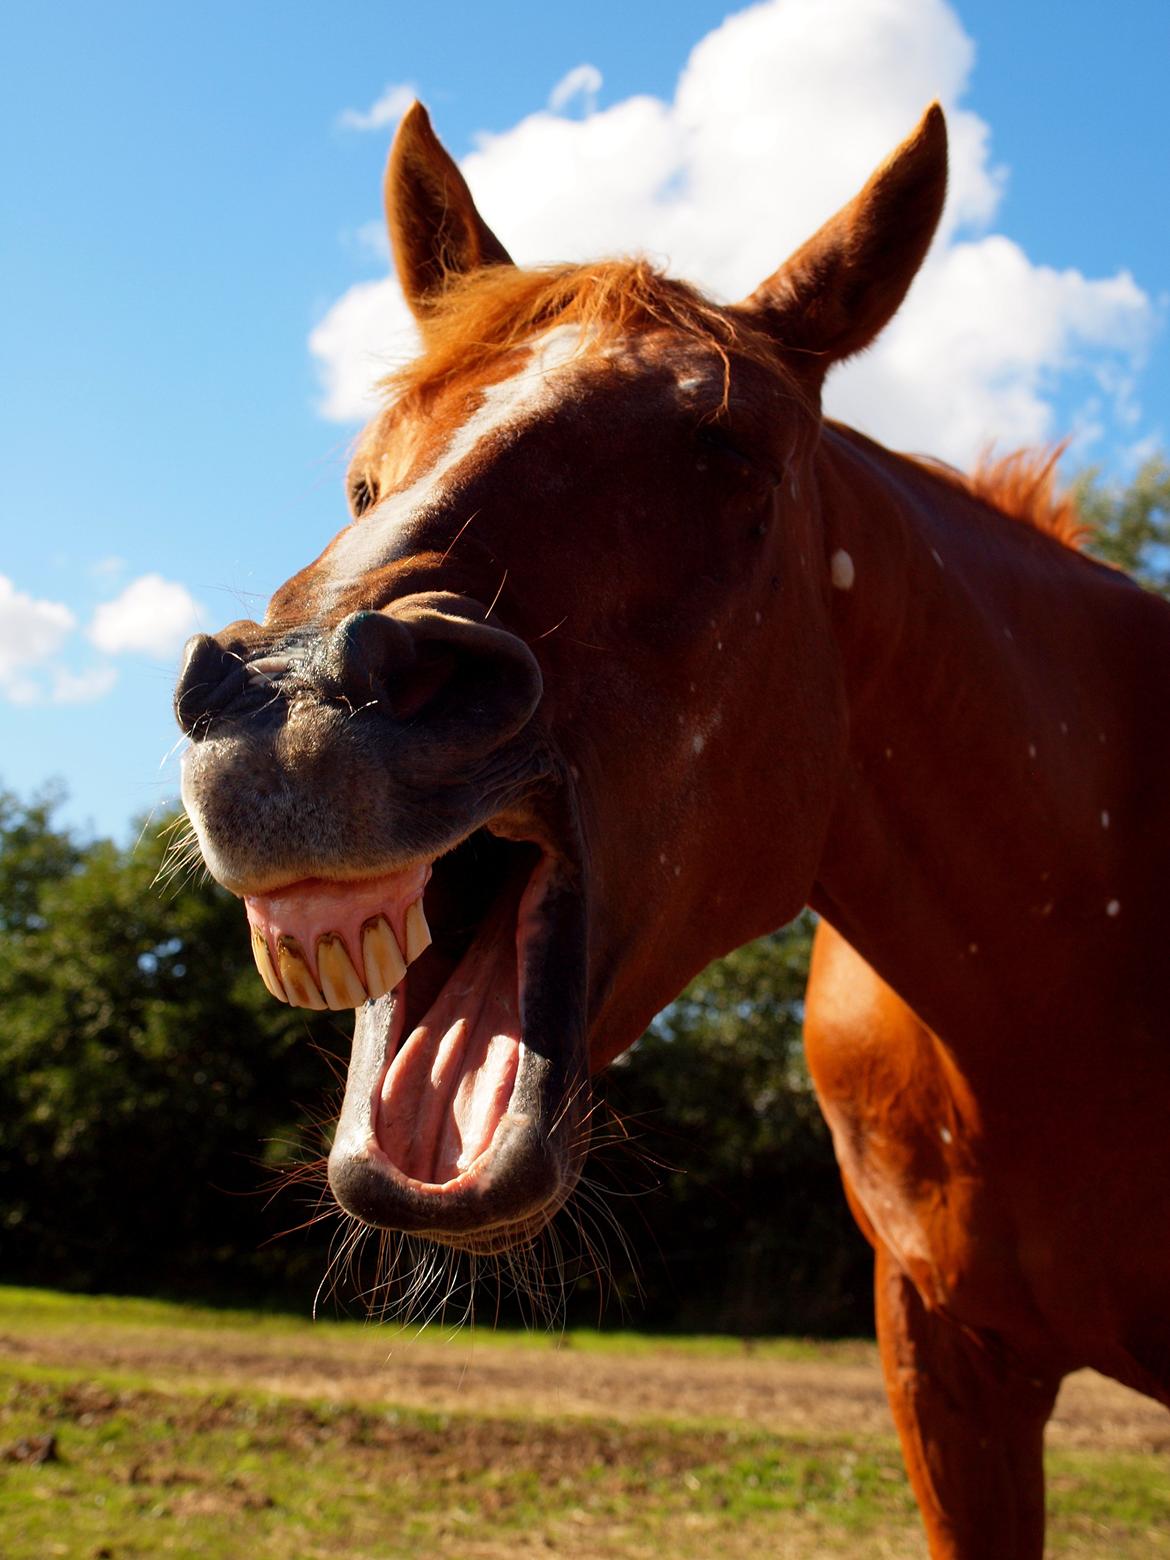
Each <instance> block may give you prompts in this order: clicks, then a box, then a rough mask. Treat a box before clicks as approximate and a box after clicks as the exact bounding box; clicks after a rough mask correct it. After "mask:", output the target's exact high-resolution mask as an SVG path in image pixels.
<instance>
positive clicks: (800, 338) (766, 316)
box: [738, 103, 947, 390]
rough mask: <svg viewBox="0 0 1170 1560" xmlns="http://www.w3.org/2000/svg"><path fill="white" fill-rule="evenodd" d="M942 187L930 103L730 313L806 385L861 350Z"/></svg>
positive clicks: (896, 294) (938, 128) (901, 281)
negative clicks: (762, 333) (774, 348)
mask: <svg viewBox="0 0 1170 1560" xmlns="http://www.w3.org/2000/svg"><path fill="white" fill-rule="evenodd" d="M946 189H947V127H946V120H945V119H944V118H943V111H942V109H941V108H940V107H939V106H938V104H937V103H932V104H931V106H930V107H929V108H928V109H927V111H926V113H925V114H924V115H923V117H922V121H921V123H920V124H919V126H918V128H917V129H916V130H915V132H914V134H913V135H912V136H910V138H909V139H908V140H906V141H903V143H902V145H901V146H899V147H898V149H897V151H896V152H894V153H893V154H892V155H891V156H889V157H888V158H887V159H886V161H885V162H884V163H883V164H882V165H881V167H880V168H879V169H878V170H877V172H876V173H874V174H873V175H872V177H871V178H870V180H869V183H868V184H867V185H866V186H865V188H864V189H863V190H862V191H861V192H860V194H858V195H856V196H854V198H853V199H852V200H851V201H850V202H849V204H848V205H847V206H843V207H842V208H841V210H840V211H839V212H838V213H837V215H836V216H835V217H831V218H830V219H829V221H828V222H826V223H825V225H824V227H822V228H820V229H819V231H818V232H816V233H814V234H813V236H812V238H810V239H809V240H808V242H807V243H806V244H802V245H801V247H800V248H799V249H798V250H797V251H796V253H795V254H794V255H792V256H791V257H790V258H789V259H788V260H786V261H785V263H784V264H783V265H782V266H781V267H780V269H779V270H778V271H777V272H775V274H774V275H772V276H770V277H769V278H768V280H767V281H766V282H764V283H763V284H762V285H761V286H760V287H757V289H756V290H755V292H754V293H752V294H751V296H750V297H749V298H746V299H745V300H744V302H743V303H741V304H740V305H738V312H741V313H743V314H745V315H747V316H749V317H750V318H751V320H752V323H753V324H754V325H756V326H757V327H759V326H761V325H762V326H763V327H764V329H765V330H767V331H768V333H769V334H770V335H772V336H773V337H774V339H775V341H776V343H777V345H778V346H779V347H781V348H782V349H783V350H784V351H785V354H786V355H787V356H788V357H789V362H790V366H791V367H792V369H793V371H794V372H795V373H796V374H797V376H798V377H799V378H801V379H803V380H805V382H806V383H808V384H809V386H810V388H814V389H817V390H819V388H820V384H821V381H822V380H823V379H824V376H825V374H826V373H827V372H828V370H829V369H830V368H831V367H832V365H833V364H834V363H836V362H838V361H839V360H840V359H841V358H845V357H849V356H850V355H851V354H852V353H854V352H860V351H861V349H862V348H863V347H867V346H869V344H870V342H871V341H872V340H873V339H874V337H875V336H876V335H877V333H878V332H879V331H880V330H881V328H882V327H883V325H885V324H886V322H887V321H888V320H889V319H890V318H891V316H892V315H893V314H894V313H895V311H896V310H897V308H898V306H899V305H900V304H901V302H902V299H903V298H904V297H905V296H906V292H907V290H908V288H909V286H910V283H911V282H912V281H913V280H914V275H915V272H916V271H917V270H918V267H919V266H920V265H921V264H922V262H923V260H924V258H925V257H926V251H927V250H928V249H929V248H930V241H931V239H932V238H933V237H934V230H935V228H936V227H937V225H938V219H939V217H940V216H941V214H942V208H943V201H944V199H945V197H946Z"/></svg>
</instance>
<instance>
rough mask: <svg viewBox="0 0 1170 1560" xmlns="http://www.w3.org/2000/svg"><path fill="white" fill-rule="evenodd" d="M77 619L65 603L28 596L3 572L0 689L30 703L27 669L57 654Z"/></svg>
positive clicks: (0, 608) (1, 585) (0, 605)
mask: <svg viewBox="0 0 1170 1560" xmlns="http://www.w3.org/2000/svg"><path fill="white" fill-rule="evenodd" d="M76 622H77V619H76V618H75V617H74V616H73V613H72V612H70V610H69V608H68V607H67V606H65V605H64V604H63V603H62V602H60V601H44V600H39V599H38V598H37V597H35V596H29V595H27V594H26V593H25V592H24V591H22V590H17V588H16V586H15V585H14V584H13V583H12V581H11V580H10V579H9V578H8V577H7V575H4V574H0V690H3V691H4V692H5V693H7V694H8V696H9V697H10V698H15V699H16V700H17V701H18V702H27V700H26V699H24V698H22V693H24V692H26V691H27V690H28V689H29V688H30V687H32V686H35V685H33V684H31V683H30V682H29V679H28V676H27V673H28V671H29V670H30V669H31V668H33V667H36V666H38V665H39V664H41V663H42V662H45V661H48V660H49V659H51V657H53V656H54V655H56V654H57V652H58V651H59V650H60V649H61V646H62V645H63V644H64V643H65V641H66V639H68V637H69V635H70V634H71V633H72V631H73V629H74V627H75V625H76Z"/></svg>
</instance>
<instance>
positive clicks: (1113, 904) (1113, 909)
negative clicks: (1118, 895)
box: [1105, 899, 1121, 915]
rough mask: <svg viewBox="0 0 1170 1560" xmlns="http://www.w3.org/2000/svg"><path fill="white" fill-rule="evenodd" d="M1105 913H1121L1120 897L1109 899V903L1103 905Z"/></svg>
mask: <svg viewBox="0 0 1170 1560" xmlns="http://www.w3.org/2000/svg"><path fill="white" fill-rule="evenodd" d="M1105 914H1106V915H1120V914H1121V900H1120V899H1111V900H1110V901H1109V903H1108V904H1107V905H1106V906H1105Z"/></svg>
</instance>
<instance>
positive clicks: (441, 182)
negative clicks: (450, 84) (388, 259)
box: [383, 102, 512, 321]
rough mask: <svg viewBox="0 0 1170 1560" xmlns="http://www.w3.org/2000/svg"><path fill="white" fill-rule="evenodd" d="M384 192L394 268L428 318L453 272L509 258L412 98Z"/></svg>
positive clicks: (409, 300)
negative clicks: (432, 306)
mask: <svg viewBox="0 0 1170 1560" xmlns="http://www.w3.org/2000/svg"><path fill="white" fill-rule="evenodd" d="M383 195H384V197H385V201H386V226H387V227H388V228H389V230H390V248H391V249H392V250H393V253H394V265H395V269H396V270H397V272H398V279H399V281H400V282H401V283H402V290H403V292H404V293H405V294H406V301H407V303H408V304H409V305H410V307H411V309H412V310H413V312H414V314H415V315H416V317H417V318H418V319H419V320H423V321H425V319H426V316H427V314H428V312H429V310H430V308H431V305H432V304H433V303H434V301H435V300H436V299H437V298H438V296H439V294H440V293H441V292H442V291H443V289H444V288H445V287H446V285H447V282H448V279H449V278H450V277H452V276H462V275H464V274H465V273H466V272H467V271H474V270H476V269H477V268H478V267H479V266H481V265H511V264H512V259H511V256H510V255H509V254H508V251H507V250H506V249H505V248H504V246H503V244H501V243H500V241H499V239H498V238H497V237H496V235H495V234H494V233H493V232H492V230H491V228H490V227H488V225H487V223H486V222H485V221H484V220H483V218H482V217H481V216H480V214H479V212H478V211H477V210H476V209H475V202H474V201H473V200H472V198H471V191H470V190H469V189H468V188H467V182H466V180H465V179H464V177H463V175H462V174H461V173H460V172H459V169H458V168H457V167H456V166H455V163H454V161H453V160H452V158H451V156H450V155H449V153H448V152H447V151H446V150H445V148H444V147H443V145H442V143H441V142H440V140H439V138H438V136H437V135H436V134H435V132H434V131H433V130H432V129H431V121H430V118H429V116H428V115H427V111H426V109H425V108H424V107H423V106H422V104H421V103H417V102H416V103H412V104H411V106H410V107H409V108H408V109H407V111H406V113H405V114H404V115H403V118H402V123H401V124H400V125H399V126H398V134H397V135H396V136H395V137H394V145H393V146H392V147H391V148H390V160H389V162H388V163H387V164H386V180H385V183H384V185H383Z"/></svg>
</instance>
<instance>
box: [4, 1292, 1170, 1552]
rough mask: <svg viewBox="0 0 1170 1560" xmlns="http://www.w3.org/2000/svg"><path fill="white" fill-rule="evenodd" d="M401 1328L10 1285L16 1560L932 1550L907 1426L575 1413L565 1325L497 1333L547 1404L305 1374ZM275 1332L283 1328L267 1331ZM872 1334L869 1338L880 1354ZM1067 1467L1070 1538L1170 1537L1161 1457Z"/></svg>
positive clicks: (356, 1358) (1065, 1539) (644, 1348)
mask: <svg viewBox="0 0 1170 1560" xmlns="http://www.w3.org/2000/svg"><path fill="white" fill-rule="evenodd" d="M387 1336H388V1335H387V1334H385V1333H379V1334H378V1335H377V1339H376V1340H372V1339H371V1335H370V1333H369V1331H368V1329H363V1328H361V1327H360V1326H357V1325H356V1324H352V1323H324V1324H317V1325H316V1326H310V1325H308V1324H306V1323H303V1322H297V1321H295V1320H293V1319H290V1318H287V1317H281V1318H275V1319H273V1318H267V1317H258V1316H255V1315H250V1314H248V1313H238V1312H230V1313H229V1312H216V1311H210V1310H206V1309H199V1308H194V1307H186V1306H172V1305H166V1304H162V1303H157V1302H148V1301H137V1300H134V1301H115V1300H109V1299H100V1298H99V1299H92V1298H78V1297H74V1296H61V1295H53V1294H46V1293H43V1292H38V1291H16V1290H0V1345H2V1347H0V1552H2V1553H3V1555H4V1557H5V1560H34V1557H35V1560H44V1557H48V1556H63V1557H67V1560H138V1557H141V1560H146V1557H155V1556H168V1557H170V1556H173V1557H190V1560H196V1557H197V1560H241V1557H243V1556H247V1557H249V1560H252V1557H256V1560H268V1557H271V1560H332V1557H338V1560H340V1557H342V1556H344V1557H345V1560H399V1557H403V1560H405V1557H407V1556H410V1557H415V1556H419V1555H425V1556H427V1557H436V1560H446V1557H451V1560H455V1557H459V1560H496V1557H501V1560H502V1557H505V1556H507V1557H512V1556H522V1557H523V1556H534V1555H542V1556H546V1557H548V1556H556V1557H562V1556H564V1557H571V1560H586V1557H589V1560H601V1557H605V1560H610V1557H613V1560H641V1557H646V1560H651V1557H653V1560H661V1557H663V1556H665V1555H669V1556H670V1557H671V1560H700V1557H702V1560H707V1557H709V1556H711V1555H718V1556H720V1557H721V1560H741V1557H742V1560H746V1557H747V1556H749V1555H752V1556H755V1555H759V1554H761V1553H763V1554H779V1555H783V1556H785V1557H792V1560H798V1557H799V1560H803V1557H809V1560H811V1557H814V1556H817V1557H819V1556H838V1555H840V1556H845V1555H848V1556H850V1557H852V1560H878V1557H882V1560H896V1557H911V1556H915V1557H921V1556H922V1555H923V1553H924V1546H923V1544H922V1540H921V1538H920V1536H919V1528H918V1522H917V1517H916V1514H915V1511H914V1507H913V1503H912V1501H911V1499H910V1495H909V1492H908V1490H907V1488H906V1484H905V1480H904V1477H903V1475H902V1471H901V1464H900V1461H899V1458H898V1453H897V1448H896V1445H895V1443H894V1440H893V1438H892V1436H890V1435H888V1434H856V1435H855V1434H843V1433H836V1432H826V1433H824V1434H821V1433H816V1434H813V1433H809V1432H808V1430H807V1429H805V1430H804V1431H800V1432H797V1431H795V1430H793V1431H787V1430H784V1429H783V1428H781V1429H779V1430H777V1429H776V1428H774V1427H773V1428H770V1429H768V1430H766V1431H765V1430H762V1429H759V1428H757V1427H755V1426H754V1425H753V1424H751V1423H749V1422H746V1421H745V1420H743V1419H741V1420H739V1421H738V1422H734V1423H732V1422H729V1421H728V1420H727V1418H726V1417H721V1418H719V1419H712V1420H711V1421H709V1422H703V1421H699V1422H696V1421H695V1420H694V1419H690V1420H687V1421H681V1420H678V1419H674V1418H671V1417H669V1415H665V1414H663V1413H661V1412H658V1411H654V1412H646V1413H637V1412H635V1413H632V1414H626V1415H625V1416H624V1417H621V1418H619V1417H616V1416H615V1417H609V1416H602V1415H598V1414H595V1413H589V1414H570V1413H567V1412H564V1411H563V1406H562V1405H560V1404H558V1402H557V1394H556V1393H555V1392H553V1391H549V1392H548V1393H547V1394H546V1395H545V1396H544V1397H543V1398H542V1397H541V1396H540V1390H541V1389H540V1381H541V1366H540V1361H539V1351H540V1350H542V1349H543V1350H546V1351H547V1350H548V1348H549V1346H550V1345H549V1341H548V1339H547V1338H543V1337H540V1336H536V1337H532V1336H530V1337H528V1338H526V1339H517V1338H516V1337H515V1336H514V1335H513V1336H511V1337H510V1338H503V1339H498V1340H495V1341H494V1342H493V1343H491V1344H490V1345H489V1346H488V1347H489V1350H494V1351H496V1352H495V1353H494V1354H490V1355H489V1356H488V1357H489V1361H490V1364H491V1367H492V1370H493V1371H496V1372H497V1373H498V1372H499V1371H500V1370H501V1369H506V1370H507V1371H517V1372H520V1373H522V1374H524V1375H525V1379H526V1380H527V1381H529V1382H530V1384H532V1390H533V1393H534V1394H535V1395H534V1396H533V1397H532V1400H531V1402H530V1403H529V1406H528V1408H527V1410H526V1411H525V1412H523V1413H519V1412H511V1413H503V1412H496V1411H493V1409H492V1407H491V1406H490V1403H489V1404H487V1405H486V1406H485V1405H484V1404H483V1403H474V1404H473V1406H472V1407H469V1408H468V1409H467V1410H463V1409H460V1410H459V1411H450V1410H449V1409H439V1408H435V1409H428V1408H426V1407H422V1406H420V1405H418V1404H417V1403H416V1404H414V1405H413V1406H412V1405H404V1404H402V1403H398V1402H394V1401H389V1400H386V1399H385V1398H384V1397H380V1396H379V1395H378V1394H377V1393H376V1392H375V1393H374V1394H373V1395H372V1397H371V1394H370V1393H368V1392H367V1393H365V1395H364V1396H363V1397H362V1398H361V1400H358V1399H357V1398H356V1397H355V1395H354V1394H355V1392H356V1389H357V1385H360V1384H361V1378H360V1376H359V1377H354V1376H352V1375H346V1376H344V1377H338V1385H337V1390H335V1391H332V1392H330V1393H327V1394H312V1393H310V1394H309V1395H306V1394H305V1393H304V1392H303V1391H302V1390H300V1388H301V1386H302V1384H303V1381H304V1380H306V1379H309V1376H308V1374H307V1373H309V1372H310V1371H311V1370H312V1369H316V1368H318V1366H319V1362H320V1359H321V1357H322V1356H321V1350H322V1349H323V1348H328V1347H333V1348H334V1349H335V1350H336V1351H337V1353H338V1357H339V1358H343V1359H344V1360H345V1361H346V1368H347V1370H352V1369H353V1368H354V1366H355V1365H356V1366H358V1367H359V1368H360V1366H361V1362H362V1361H368V1360H369V1359H371V1358H373V1357H374V1356H373V1355H372V1354H371V1350H370V1343H371V1342H372V1341H376V1342H377V1348H376V1350H375V1351H374V1352H375V1354H376V1355H377V1356H378V1357H381V1356H382V1355H383V1352H384V1351H383V1348H382V1342H383V1340H384V1339H385V1338H386V1337H387ZM389 1336H390V1337H391V1339H392V1338H393V1337H394V1336H395V1335H394V1334H390V1335H389ZM193 1340H194V1343H195V1346H196V1352H195V1353H194V1354H192V1343H193ZM258 1341H262V1342H263V1344H264V1350H263V1351H262V1352H261V1353H260V1354H257V1353H255V1352H252V1353H249V1352H248V1351H249V1349H252V1348H253V1346H254V1345H256V1343H257V1342H258ZM485 1342H486V1340H485ZM611 1345H612V1346H611ZM476 1347H477V1348H478V1347H479V1340H478V1339H477V1340H476ZM852 1347H853V1348H854V1355H853V1356H848V1357H847V1358H852V1357H860V1355H859V1347H860V1346H852ZM570 1348H571V1349H584V1350H590V1351H592V1354H591V1358H592V1357H596V1360H597V1366H596V1368H598V1369H599V1368H601V1365H602V1364H603V1358H602V1357H603V1356H606V1355H614V1354H616V1355H617V1356H618V1359H619V1362H620V1361H621V1360H623V1359H624V1360H626V1361H627V1362H631V1366H630V1368H632V1362H633V1361H634V1360H635V1359H636V1360H637V1361H638V1364H637V1370H638V1371H639V1372H641V1373H642V1376H643V1377H645V1378H646V1379H647V1380H648V1379H650V1376H652V1374H653V1371H654V1369H655V1368H656V1362H659V1361H660V1362H662V1368H663V1369H664V1370H669V1371H671V1372H674V1373H677V1372H678V1371H679V1370H686V1371H703V1370H708V1369H710V1368H711V1367H710V1366H709V1365H708V1364H707V1363H706V1362H709V1361H714V1362H715V1367H714V1368H716V1369H720V1368H721V1366H720V1363H719V1362H720V1361H721V1360H722V1359H724V1358H727V1357H731V1358H739V1359H741V1360H742V1349H741V1346H740V1345H738V1344H737V1343H736V1342H734V1341H731V1342H728V1341H727V1340H686V1341H685V1342H684V1343H683V1344H682V1346H681V1352H680V1345H679V1342H678V1341H677V1340H670V1341H669V1342H668V1343H667V1344H665V1345H663V1344H662V1343H660V1342H656V1341H655V1340H650V1339H637V1340H633V1339H630V1338H625V1337H623V1338H620V1339H618V1341H617V1342H616V1344H612V1341H611V1340H610V1339H609V1338H607V1337H603V1338H601V1339H600V1340H599V1339H597V1338H594V1337H592V1336H581V1337H578V1336H576V1335H574V1338H573V1342H572V1343H571V1345H570ZM509 1349H511V1351H512V1352H511V1353H510V1354H509V1353H508V1350H509ZM778 1352H779V1353H780V1354H783V1350H782V1349H781V1350H779V1351H778ZM91 1356H92V1357H91ZM794 1358H795V1359H796V1364H797V1366H798V1367H799V1369H801V1370H804V1369H806V1368H807V1369H808V1370H810V1371H816V1372H820V1373H824V1372H836V1371H838V1370H839V1369H840V1366H839V1363H838V1361H837V1360H836V1359H835V1358H834V1356H833V1353H832V1351H831V1350H830V1351H829V1353H827V1354H826V1353H825V1352H823V1351H820V1350H819V1349H817V1348H815V1347H813V1346H804V1352H801V1351H799V1350H798V1351H797V1356H795V1357H794ZM258 1359H259V1360H260V1362H261V1363H260V1366H259V1367H256V1361H257V1360H258ZM143 1360H148V1361H149V1364H148V1366H147V1367H145V1368H144V1367H143V1365H142V1363H141V1362H142V1361H143ZM274 1360H275V1361H276V1362H277V1363H278V1365H279V1368H280V1370H281V1371H283V1376H280V1377H278V1382H279V1385H278V1387H277V1388H276V1389H273V1388H271V1387H267V1388H264V1389H261V1388H259V1387H258V1386H256V1385H255V1381H254V1379H253V1378H251V1377H249V1375H248V1372H249V1371H251V1370H253V1369H254V1368H259V1369H260V1370H261V1371H262V1372H270V1371H271V1369H272V1362H273V1361H274ZM680 1360H681V1364H680ZM119 1361H120V1362H121V1363H119ZM314 1362H316V1363H314ZM609 1363H611V1364H612V1361H610V1362H609ZM594 1368H595V1367H594V1366H592V1365H591V1366H590V1367H589V1369H590V1370H592V1369H594ZM752 1368H753V1369H754V1368H755V1356H753V1359H752ZM647 1373H649V1374H647ZM817 1379H818V1380H820V1376H819V1375H818V1376H817ZM347 1384H348V1385H347ZM46 1435H52V1436H54V1437H55V1438H56V1440H55V1446H56V1452H57V1460H55V1461H48V1462H44V1463H37V1462H36V1461H35V1460H32V1459H30V1457H29V1453H30V1452H31V1451H32V1450H33V1448H34V1447H35V1444H36V1438H37V1437H44V1436H46ZM22 1443H23V1444H22ZM22 1456H23V1458H24V1460H20V1459H21V1458H22ZM1050 1471H1051V1478H1050V1485H1051V1489H1052V1494H1053V1508H1054V1515H1053V1522H1052V1544H1051V1548H1050V1553H1051V1555H1052V1556H1054V1557H1055V1556H1062V1557H1063V1556H1068V1557H1073V1556H1076V1557H1091V1556H1097V1557H1104V1556H1109V1557H1111V1560H1138V1557H1139V1556H1140V1557H1142V1560H1147V1557H1149V1560H1154V1557H1162V1556H1165V1557H1170V1491H1168V1489H1167V1480H1166V1476H1165V1473H1166V1471H1165V1467H1164V1464H1162V1463H1161V1462H1160V1460H1159V1459H1158V1458H1156V1457H1153V1456H1149V1455H1143V1454H1139V1453H1134V1452H1126V1453H1120V1452H1113V1453H1106V1452H1101V1453H1098V1452H1087V1451H1086V1452H1080V1451H1076V1452H1070V1451H1066V1452H1063V1453H1061V1454H1059V1455H1056V1456H1054V1457H1052V1458H1051V1459H1050Z"/></svg>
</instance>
